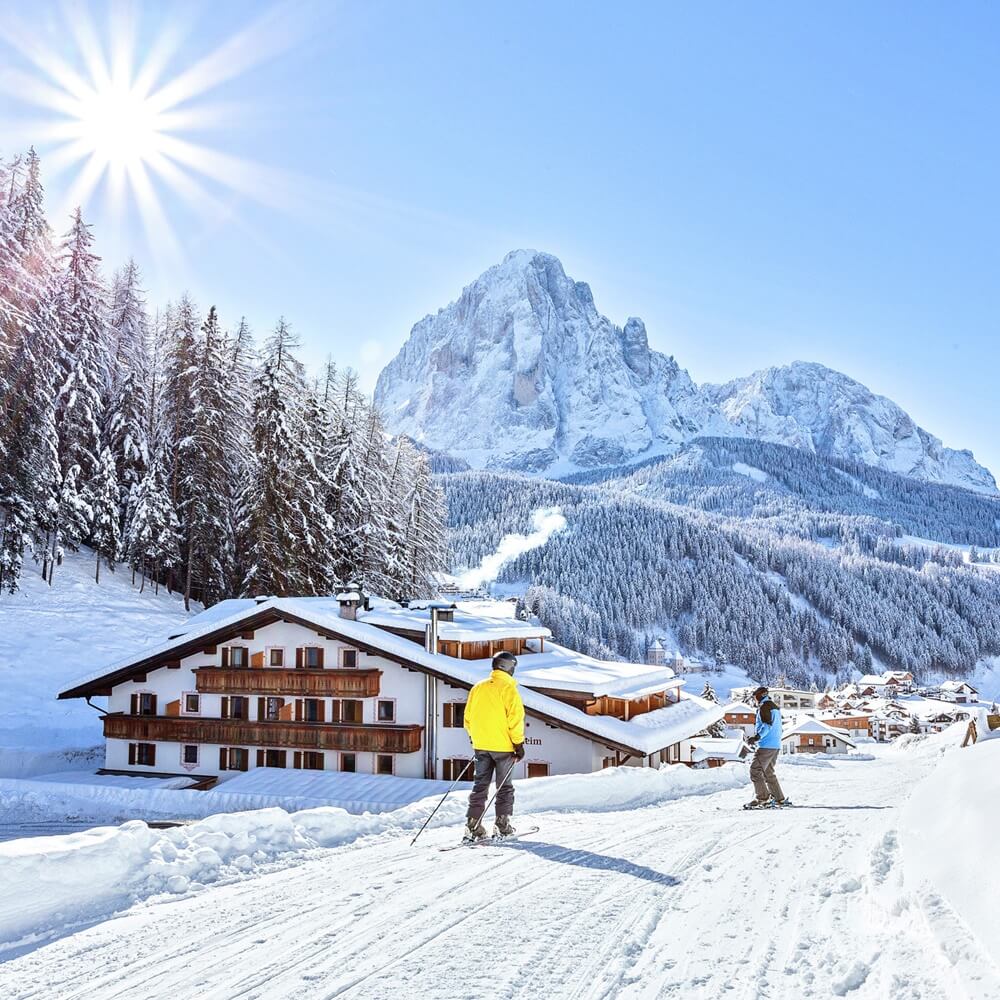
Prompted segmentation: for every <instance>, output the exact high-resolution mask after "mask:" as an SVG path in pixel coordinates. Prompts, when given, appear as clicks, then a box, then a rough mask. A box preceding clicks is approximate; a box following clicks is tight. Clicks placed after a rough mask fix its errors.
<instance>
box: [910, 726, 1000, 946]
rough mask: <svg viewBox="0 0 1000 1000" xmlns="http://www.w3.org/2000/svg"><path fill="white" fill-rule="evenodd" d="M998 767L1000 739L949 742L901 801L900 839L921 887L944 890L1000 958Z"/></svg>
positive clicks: (943, 895) (981, 940)
mask: <svg viewBox="0 0 1000 1000" xmlns="http://www.w3.org/2000/svg"><path fill="white" fill-rule="evenodd" d="M942 735H943V734H942ZM997 774H1000V740H989V741H986V742H984V743H981V744H978V745H976V746H975V747H967V748H965V749H952V750H951V751H950V752H949V753H947V754H945V755H944V757H943V759H942V760H941V763H940V764H939V765H938V766H937V767H936V768H935V769H934V770H933V771H932V772H931V773H930V774H929V775H928V776H927V777H926V778H925V779H924V780H923V781H922V782H920V784H918V785H917V787H916V788H915V789H914V791H913V793H912V795H911V796H910V798H909V799H908V801H907V802H906V805H905V806H904V807H903V810H902V813H901V816H900V843H901V847H902V850H903V857H904V861H905V865H906V871H907V872H908V873H909V872H919V873H920V879H921V882H922V883H923V884H922V885H921V886H919V887H915V888H916V889H917V891H918V892H920V893H921V895H924V894H926V893H927V892H928V891H932V892H934V893H936V894H937V895H938V896H940V897H941V898H943V899H944V900H945V901H946V902H947V904H948V905H949V906H950V907H951V908H952V910H954V911H955V912H956V913H957V914H958V915H959V917H960V918H961V919H962V921H963V922H964V923H965V925H966V926H967V927H968V928H969V929H970V930H971V931H972V933H973V934H974V935H975V936H976V938H977V939H978V941H979V943H980V944H981V945H982V947H983V948H984V949H985V950H986V951H987V952H988V953H989V955H990V957H991V958H992V960H993V961H994V962H995V963H997V964H1000V922H998V921H997V912H996V907H997V899H1000V869H998V868H997V866H996V864H994V858H995V855H996V844H997V832H998V831H1000V798H998V797H997V795H996V781H997Z"/></svg>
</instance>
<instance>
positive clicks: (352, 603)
mask: <svg viewBox="0 0 1000 1000" xmlns="http://www.w3.org/2000/svg"><path fill="white" fill-rule="evenodd" d="M347 588H348V589H347V590H345V591H344V592H343V593H342V594H337V603H338V604H339V605H340V617H341V618H345V619H347V621H349V622H353V621H357V620H358V605H360V604H361V595H360V594H359V593H358V591H357V590H356V589H355V588H353V586H352V585H351V584H348V585H347Z"/></svg>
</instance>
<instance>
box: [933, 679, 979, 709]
mask: <svg viewBox="0 0 1000 1000" xmlns="http://www.w3.org/2000/svg"><path fill="white" fill-rule="evenodd" d="M938 690H939V692H940V693H939V694H938V697H939V698H940V699H941V701H950V702H954V703H955V704H956V705H974V704H977V703H978V702H979V692H978V691H977V690H976V689H975V688H974V687H973V686H972V685H971V684H968V683H966V682H965V681H945V682H944V683H943V684H942V685H941V687H940V688H939V689H938Z"/></svg>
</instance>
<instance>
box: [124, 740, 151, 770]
mask: <svg viewBox="0 0 1000 1000" xmlns="http://www.w3.org/2000/svg"><path fill="white" fill-rule="evenodd" d="M143 748H146V749H148V750H149V751H150V755H151V756H152V758H153V759H152V760H140V759H139V757H140V756H142V754H141V753H140V751H141V750H142V749H143ZM128 762H129V764H130V765H131V766H134V767H156V744H155V743H147V742H142V743H130V744H129V745H128Z"/></svg>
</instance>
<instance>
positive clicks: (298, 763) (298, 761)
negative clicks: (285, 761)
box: [292, 750, 302, 771]
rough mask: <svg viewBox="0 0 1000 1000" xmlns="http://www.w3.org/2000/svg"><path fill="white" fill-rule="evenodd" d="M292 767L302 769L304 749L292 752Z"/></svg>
mask: <svg viewBox="0 0 1000 1000" xmlns="http://www.w3.org/2000/svg"><path fill="white" fill-rule="evenodd" d="M292 767H294V768H298V769H299V770H300V771H301V770H302V751H301V750H296V751H295V752H294V753H293V754H292Z"/></svg>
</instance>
